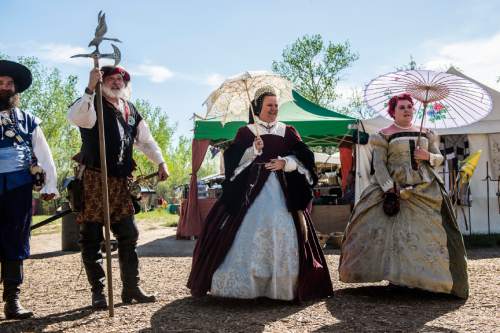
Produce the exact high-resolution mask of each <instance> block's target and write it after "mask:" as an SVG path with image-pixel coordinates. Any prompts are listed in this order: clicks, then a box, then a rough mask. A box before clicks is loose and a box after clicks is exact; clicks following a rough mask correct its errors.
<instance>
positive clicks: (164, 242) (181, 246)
mask: <svg viewBox="0 0 500 333" xmlns="http://www.w3.org/2000/svg"><path fill="white" fill-rule="evenodd" d="M195 243H196V241H194V240H177V239H176V238H175V235H173V236H167V237H163V238H158V239H155V240H153V241H151V242H148V243H145V244H142V245H139V246H138V247H137V252H138V253H139V256H141V257H191V256H192V254H193V249H194V245H195Z"/></svg>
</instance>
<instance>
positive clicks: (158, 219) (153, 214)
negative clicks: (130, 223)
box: [135, 208, 179, 227]
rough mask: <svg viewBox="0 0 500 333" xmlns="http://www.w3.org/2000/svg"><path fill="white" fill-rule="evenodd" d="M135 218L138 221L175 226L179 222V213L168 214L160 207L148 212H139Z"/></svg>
mask: <svg viewBox="0 0 500 333" xmlns="http://www.w3.org/2000/svg"><path fill="white" fill-rule="evenodd" d="M135 218H136V220H138V221H141V222H144V223H148V224H152V225H158V226H162V227H176V226H177V224H178V223H179V215H177V214H170V213H169V212H168V211H167V210H166V209H162V208H157V209H155V210H151V211H149V212H140V213H139V214H137V215H136V216H135Z"/></svg>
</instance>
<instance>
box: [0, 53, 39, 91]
mask: <svg viewBox="0 0 500 333" xmlns="http://www.w3.org/2000/svg"><path fill="white" fill-rule="evenodd" d="M0 76H9V77H11V78H12V79H13V80H14V83H15V85H16V93H21V92H23V91H25V90H26V89H28V88H29V86H31V82H32V81H33V77H32V76H31V71H30V70H29V69H28V67H26V66H24V65H21V64H20V63H17V62H14V61H9V60H0Z"/></svg>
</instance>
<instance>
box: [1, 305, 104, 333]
mask: <svg viewBox="0 0 500 333" xmlns="http://www.w3.org/2000/svg"><path fill="white" fill-rule="evenodd" d="M92 312H94V310H92V308H91V307H90V306H89V307H85V308H79V309H74V310H69V311H65V312H61V313H54V314H50V315H48V316H45V317H34V318H30V319H24V320H9V321H6V320H4V322H0V332H2V333H17V332H36V333H39V332H46V328H47V327H48V326H50V325H53V324H59V323H62V322H75V323H74V324H73V325H69V326H66V327H65V329H70V328H78V327H80V326H85V325H87V324H89V323H90V322H91V321H92V320H95V319H91V318H88V320H85V321H81V320H80V319H83V318H85V317H87V316H89V315H90V314H91V313H92ZM51 332H62V330H58V331H51Z"/></svg>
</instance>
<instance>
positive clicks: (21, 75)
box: [0, 60, 58, 319]
mask: <svg viewBox="0 0 500 333" xmlns="http://www.w3.org/2000/svg"><path fill="white" fill-rule="evenodd" d="M31 81H32V76H31V72H30V71H29V69H28V68H26V67H25V66H23V65H21V64H19V63H16V62H13V61H8V60H0V261H1V270H2V275H1V276H2V280H3V300H4V302H5V305H4V312H5V317H6V318H7V319H22V318H28V317H31V316H32V315H33V312H31V311H29V310H26V309H24V308H23V306H22V305H21V303H20V302H19V294H20V286H21V283H22V281H23V260H24V259H27V258H28V257H29V254H30V247H29V237H30V225H31V214H32V199H33V192H32V190H33V187H34V185H40V186H41V187H42V188H41V197H42V199H44V200H50V199H53V198H54V197H55V196H56V195H58V191H57V186H56V185H57V177H56V168H55V165H54V161H53V160H52V154H51V153H50V149H49V146H48V145H47V141H46V140H45V136H44V135H43V132H42V130H41V128H40V126H39V124H40V120H39V119H38V118H36V117H35V116H33V115H32V114H30V113H29V112H26V111H23V110H20V109H19V108H18V104H19V94H20V93H22V92H23V91H25V90H26V89H28V88H29V86H30V85H31ZM35 164H37V165H38V167H41V168H42V169H43V170H44V171H45V184H44V185H43V184H34V182H35V181H36V179H34V177H33V174H32V172H31V169H32V168H33V167H34V165H35Z"/></svg>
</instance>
